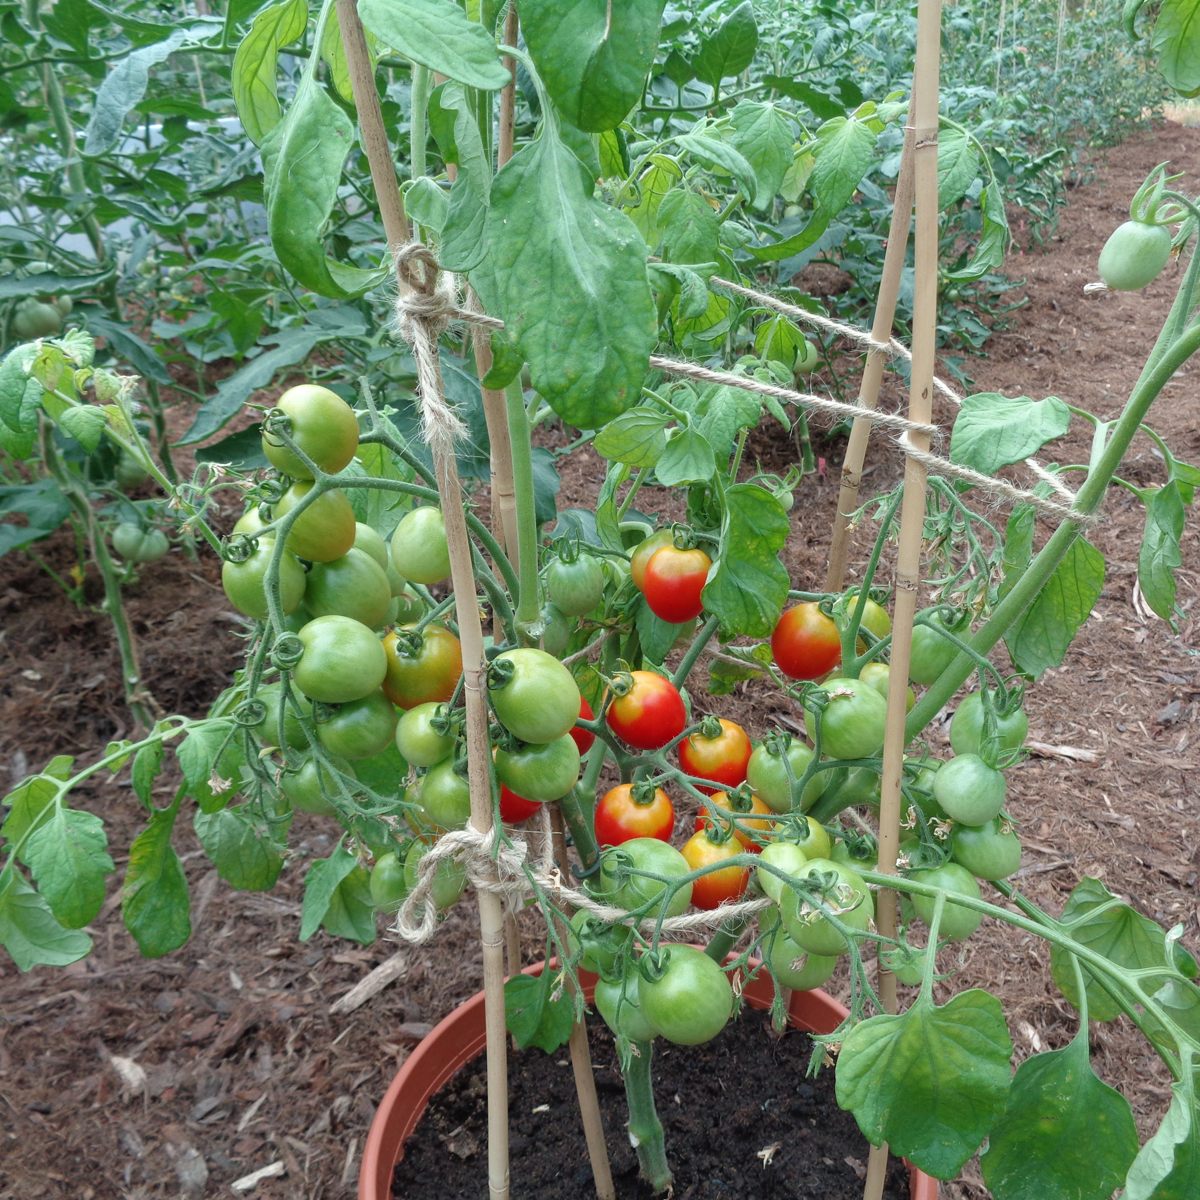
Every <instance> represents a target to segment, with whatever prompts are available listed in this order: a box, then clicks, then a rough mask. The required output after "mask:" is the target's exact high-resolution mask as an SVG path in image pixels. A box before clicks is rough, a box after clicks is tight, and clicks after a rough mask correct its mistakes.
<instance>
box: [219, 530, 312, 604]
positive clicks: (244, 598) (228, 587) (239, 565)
mask: <svg viewBox="0 0 1200 1200" xmlns="http://www.w3.org/2000/svg"><path fill="white" fill-rule="evenodd" d="M274 553H275V539H274V538H272V537H261V538H259V539H258V544H257V546H256V547H255V550H254V553H253V554H251V555H250V557H249V558H247V559H246V560H245V561H244V562H230V561H229V560H228V559H227V560H226V561H225V562H223V563H222V564H221V586H222V587H223V588H224V589H225V595H226V596H227V597H228V599H229V603H230V604H232V605H233V607H234V608H236V609H237V610H238V612H240V613H241V614H242V616H244V617H252V618H253V619H254V620H256V621H265V620H266V619H267V616H268V609H267V589H266V583H265V580H266V576H267V567H268V566H270V564H271V556H272V555H273V554H274ZM306 584H307V576H305V574H304V568H303V567H302V566H301V565H300V561H299V559H297V558H296V556H295V555H294V554H291V553H289V552H288V551H287V550H285V551H284V552H283V556H282V557H281V558H280V560H279V602H280V605H281V606H282V608H283V611H284V614H285V615H286V614H287V613H290V612H293V611H295V609H296V608H298V607H299V605H300V601H301V600H303V599H304V589H305V586H306Z"/></svg>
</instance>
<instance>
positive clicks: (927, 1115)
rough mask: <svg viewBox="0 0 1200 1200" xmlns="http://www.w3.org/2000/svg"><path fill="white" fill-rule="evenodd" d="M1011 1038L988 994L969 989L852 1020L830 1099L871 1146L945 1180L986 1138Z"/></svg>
mask: <svg viewBox="0 0 1200 1200" xmlns="http://www.w3.org/2000/svg"><path fill="white" fill-rule="evenodd" d="M1011 1057H1012V1042H1011V1041H1010V1040H1009V1036H1008V1030H1007V1029H1006V1028H1005V1025H1004V1014H1003V1012H1002V1011H1001V1008H1000V1002H999V1001H998V1000H997V999H996V998H995V996H992V995H990V994H989V993H987V992H985V991H982V990H981V989H979V988H973V989H971V990H970V991H967V992H961V993H959V995H957V996H955V997H953V998H952V999H951V1000H950V1001H949V1002H948V1003H947V1004H945V1005H943V1006H941V1007H935V1005H934V1004H933V1002H932V1000H929V999H928V998H926V997H921V998H919V999H918V1000H917V1001H916V1003H915V1004H913V1006H912V1008H910V1009H909V1010H908V1011H907V1012H905V1013H901V1014H900V1015H899V1016H891V1015H887V1014H884V1015H882V1016H878V1017H871V1018H870V1019H869V1020H866V1021H860V1022H859V1024H857V1025H856V1026H855V1027H854V1028H853V1029H852V1030H851V1031H850V1033H849V1035H848V1036H847V1037H846V1039H845V1040H844V1041H843V1042H842V1049H841V1052H840V1053H839V1054H838V1062H837V1102H838V1104H839V1105H840V1106H841V1107H842V1108H848V1109H850V1110H851V1112H853V1113H854V1116H855V1119H856V1120H857V1121H858V1126H859V1128H860V1129H861V1130H862V1131H863V1134H864V1135H865V1136H866V1138H867V1140H868V1141H869V1142H871V1144H872V1145H875V1146H878V1145H880V1144H882V1143H883V1142H885V1141H886V1142H888V1143H889V1145H890V1146H891V1147H892V1149H893V1150H894V1151H895V1153H897V1154H903V1155H904V1156H905V1157H907V1158H908V1159H910V1160H911V1161H912V1162H913V1164H914V1165H916V1166H918V1167H920V1169H921V1170H922V1171H925V1172H927V1173H928V1174H930V1175H933V1176H936V1177H937V1178H938V1179H953V1178H954V1176H955V1175H957V1174H958V1172H959V1171H960V1170H961V1169H962V1166H963V1164H964V1163H965V1162H966V1161H967V1159H969V1158H970V1157H971V1155H972V1154H974V1153H975V1151H976V1150H977V1149H978V1147H979V1144H980V1143H981V1142H982V1141H983V1139H984V1137H986V1136H987V1132H988V1130H989V1129H990V1128H991V1127H992V1125H993V1123H994V1121H995V1119H996V1116H997V1114H998V1113H999V1112H1000V1111H1001V1110H1002V1109H1003V1107H1004V1101H1005V1097H1006V1095H1007V1093H1008V1088H1009V1070H1010V1068H1009V1059H1010V1058H1011Z"/></svg>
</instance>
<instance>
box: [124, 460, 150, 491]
mask: <svg viewBox="0 0 1200 1200" xmlns="http://www.w3.org/2000/svg"><path fill="white" fill-rule="evenodd" d="M149 478H150V472H149V471H147V470H146V468H145V467H143V466H142V464H141V463H140V462H138V460H137V459H136V458H134V456H133V455H132V454H130V453H129V451H128V450H122V451H121V456H120V457H119V458H118V459H117V486H118V487H119V488H120V489H121V490H122V491H124V492H128V491H131V490H132V489H133V488H135V487H141V485H142V484H143V483H145V482H146V480H147V479H149Z"/></svg>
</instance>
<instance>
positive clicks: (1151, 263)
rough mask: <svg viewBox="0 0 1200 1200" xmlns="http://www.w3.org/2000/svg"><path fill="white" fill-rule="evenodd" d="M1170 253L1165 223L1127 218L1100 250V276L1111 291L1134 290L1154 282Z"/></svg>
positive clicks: (1168, 235)
mask: <svg viewBox="0 0 1200 1200" xmlns="http://www.w3.org/2000/svg"><path fill="white" fill-rule="evenodd" d="M1170 256H1171V231H1170V230H1169V229H1167V228H1166V226H1164V225H1148V224H1146V222H1144V221H1126V222H1125V224H1124V225H1118V226H1117V228H1116V229H1114V230H1113V232H1112V233H1111V234H1110V235H1109V238H1108V241H1107V242H1105V243H1104V249H1103V250H1101V251H1100V262H1099V267H1100V278H1101V279H1103V280H1104V282H1105V283H1106V284H1108V286H1109V287H1110V288H1112V289H1113V290H1114V291H1118V292H1136V291H1137V290H1138V289H1139V288H1144V287H1145V286H1146V285H1147V284H1148V283H1153V282H1154V280H1155V279H1157V278H1158V276H1159V275H1160V274H1161V273H1162V269H1163V267H1165V266H1166V265H1167V259H1168V258H1170Z"/></svg>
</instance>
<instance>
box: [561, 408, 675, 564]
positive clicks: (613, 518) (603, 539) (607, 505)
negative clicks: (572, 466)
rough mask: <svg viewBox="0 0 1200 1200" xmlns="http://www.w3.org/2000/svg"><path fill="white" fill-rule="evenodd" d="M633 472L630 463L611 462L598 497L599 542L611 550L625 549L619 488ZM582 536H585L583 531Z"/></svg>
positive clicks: (596, 517) (597, 525)
mask: <svg viewBox="0 0 1200 1200" xmlns="http://www.w3.org/2000/svg"><path fill="white" fill-rule="evenodd" d="M633 411H634V412H636V411H637V410H636V409H634V410H633ZM620 419H621V418H620V417H618V418H617V420H618V421H619V420H620ZM613 424H616V422H613ZM611 428H612V426H611V425H610V426H608V428H607V429H605V431H604V432H605V433H607V432H608V429H611ZM664 442H665V439H664ZM593 445H594V443H593ZM631 473H632V472H631V471H630V468H629V466H628V464H626V463H622V462H610V463H609V464H608V471H607V472H606V473H605V476H604V482H603V483H602V484H601V485H600V494H599V495H598V496H597V497H596V514H595V517H594V518H593V519H594V521H595V529H596V537H597V542H598V544H599V545H601V546H604V547H606V548H607V549H609V550H619V551H623V550H624V549H625V546H624V543H623V542H622V541H621V525H620V522H619V521H618V520H617V489H618V488H619V487H620V486H621V484H623V483H625V482H626V480H628V478H629V476H630V474H631ZM568 511H570V512H571V513H572V514H574V513H575V512H578V511H579V510H577V509H572V510H568ZM586 515H587V516H591V515H592V514H591V513H587V514H586ZM574 523H577V522H574ZM580 536H581V537H583V534H582V532H581V533H580Z"/></svg>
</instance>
